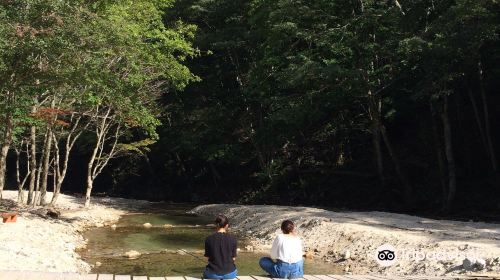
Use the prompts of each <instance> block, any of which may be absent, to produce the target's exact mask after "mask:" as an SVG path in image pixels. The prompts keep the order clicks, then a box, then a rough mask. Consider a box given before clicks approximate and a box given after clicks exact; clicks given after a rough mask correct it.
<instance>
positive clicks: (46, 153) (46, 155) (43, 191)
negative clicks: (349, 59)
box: [40, 127, 52, 205]
mask: <svg viewBox="0 0 500 280" xmlns="http://www.w3.org/2000/svg"><path fill="white" fill-rule="evenodd" d="M45 141H46V142H45V146H44V150H43V166H42V176H41V179H42V182H41V183H42V184H41V186H40V205H46V201H45V196H46V195H47V180H48V177H49V163H50V154H51V150H52V130H51V128H50V127H47V135H46V139H45Z"/></svg>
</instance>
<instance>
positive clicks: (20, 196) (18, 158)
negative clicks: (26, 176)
mask: <svg viewBox="0 0 500 280" xmlns="http://www.w3.org/2000/svg"><path fill="white" fill-rule="evenodd" d="M21 149H22V144H21ZM20 161H21V151H20V150H19V149H18V148H16V182H17V189H18V191H17V203H19V204H22V203H24V192H23V185H22V184H21V167H20V163H19V162H20ZM28 168H29V167H28Z"/></svg>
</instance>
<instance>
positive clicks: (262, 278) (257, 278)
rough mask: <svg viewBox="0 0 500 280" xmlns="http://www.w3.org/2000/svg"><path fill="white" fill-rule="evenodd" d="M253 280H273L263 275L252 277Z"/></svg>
mask: <svg viewBox="0 0 500 280" xmlns="http://www.w3.org/2000/svg"><path fill="white" fill-rule="evenodd" d="M252 278H253V279H255V280H271V278H269V277H267V276H262V275H252Z"/></svg>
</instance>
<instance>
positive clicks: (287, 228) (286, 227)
mask: <svg viewBox="0 0 500 280" xmlns="http://www.w3.org/2000/svg"><path fill="white" fill-rule="evenodd" d="M294 229H295V225H294V224H293V222H292V221H290V220H284V221H283V223H281V230H282V231H283V233H284V234H289V233H290V232H292V231H293V230H294Z"/></svg>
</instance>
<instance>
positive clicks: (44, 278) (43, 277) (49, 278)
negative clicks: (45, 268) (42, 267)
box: [19, 271, 62, 280]
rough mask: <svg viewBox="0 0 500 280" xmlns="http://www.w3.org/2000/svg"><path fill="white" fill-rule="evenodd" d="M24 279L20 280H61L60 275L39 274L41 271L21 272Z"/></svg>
mask: <svg viewBox="0 0 500 280" xmlns="http://www.w3.org/2000/svg"><path fill="white" fill-rule="evenodd" d="M19 274H20V275H21V276H22V278H19V279H33V280H34V279H37V280H61V279H62V275H61V274H60V273H51V272H39V271H21V272H20V273H19Z"/></svg>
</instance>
